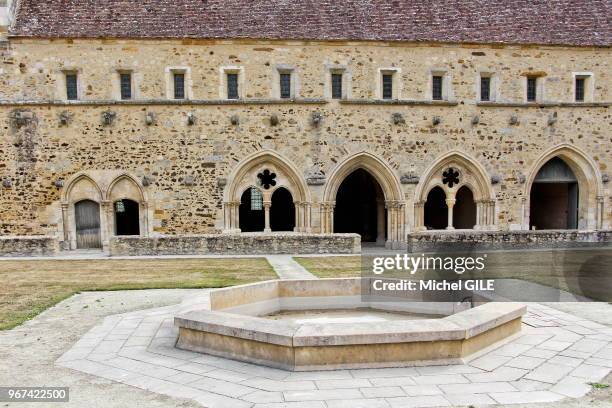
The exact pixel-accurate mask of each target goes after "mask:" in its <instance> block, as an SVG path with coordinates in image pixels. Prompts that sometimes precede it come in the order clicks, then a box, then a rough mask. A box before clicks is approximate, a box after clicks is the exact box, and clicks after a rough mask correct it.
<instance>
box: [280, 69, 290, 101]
mask: <svg viewBox="0 0 612 408" xmlns="http://www.w3.org/2000/svg"><path fill="white" fill-rule="evenodd" d="M280 97H281V98H283V99H289V98H291V74H290V73H281V74H280Z"/></svg>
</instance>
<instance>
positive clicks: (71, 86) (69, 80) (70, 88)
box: [66, 73, 79, 101]
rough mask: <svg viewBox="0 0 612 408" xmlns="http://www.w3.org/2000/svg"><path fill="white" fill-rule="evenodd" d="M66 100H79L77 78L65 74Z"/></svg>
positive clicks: (72, 74)
mask: <svg viewBox="0 0 612 408" xmlns="http://www.w3.org/2000/svg"><path fill="white" fill-rule="evenodd" d="M66 99H68V100H70V101H74V100H77V99H79V88H78V77H77V74H75V73H67V74H66Z"/></svg>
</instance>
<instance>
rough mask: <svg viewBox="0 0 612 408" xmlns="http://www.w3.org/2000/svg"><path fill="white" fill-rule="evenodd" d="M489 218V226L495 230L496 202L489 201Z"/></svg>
mask: <svg viewBox="0 0 612 408" xmlns="http://www.w3.org/2000/svg"><path fill="white" fill-rule="evenodd" d="M488 207H489V217H488V219H487V223H486V224H487V226H488V228H489V229H491V230H492V229H495V200H489V206H488Z"/></svg>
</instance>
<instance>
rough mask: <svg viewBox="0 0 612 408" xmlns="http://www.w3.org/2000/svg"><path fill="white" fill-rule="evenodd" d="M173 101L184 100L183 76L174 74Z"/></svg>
mask: <svg viewBox="0 0 612 408" xmlns="http://www.w3.org/2000/svg"><path fill="white" fill-rule="evenodd" d="M174 99H185V74H180V73H175V74H174Z"/></svg>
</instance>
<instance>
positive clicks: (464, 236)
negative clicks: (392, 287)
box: [408, 230, 612, 253]
mask: <svg viewBox="0 0 612 408" xmlns="http://www.w3.org/2000/svg"><path fill="white" fill-rule="evenodd" d="M587 247H607V248H612V231H610V230H606V231H567V230H555V231H513V232H503V231H492V232H480V231H461V232H458V231H456V232H442V233H441V232H439V231H437V232H436V233H432V232H421V233H413V234H408V252H412V253H416V252H430V251H448V250H457V251H468V250H496V249H532V248H587Z"/></svg>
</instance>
